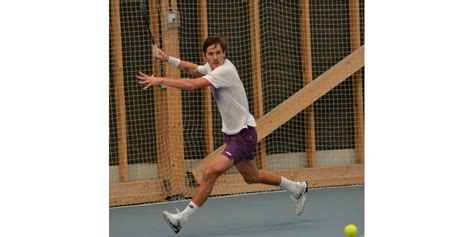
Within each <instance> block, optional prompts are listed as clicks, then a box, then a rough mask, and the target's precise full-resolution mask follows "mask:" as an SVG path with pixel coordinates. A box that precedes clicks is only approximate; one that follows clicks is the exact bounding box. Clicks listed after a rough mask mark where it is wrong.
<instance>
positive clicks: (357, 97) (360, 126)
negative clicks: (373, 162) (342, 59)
mask: <svg viewBox="0 0 474 237" xmlns="http://www.w3.org/2000/svg"><path fill="white" fill-rule="evenodd" d="M359 10H360V9H359V0H350V1H349V19H350V32H351V50H356V49H357V48H359V47H360V45H361V41H360V14H359ZM352 78H353V90H354V130H355V150H356V157H357V163H359V164H362V163H364V143H365V142H364V95H363V93H364V92H363V79H362V73H361V71H360V70H359V71H357V72H356V73H354V75H353V76H352Z"/></svg>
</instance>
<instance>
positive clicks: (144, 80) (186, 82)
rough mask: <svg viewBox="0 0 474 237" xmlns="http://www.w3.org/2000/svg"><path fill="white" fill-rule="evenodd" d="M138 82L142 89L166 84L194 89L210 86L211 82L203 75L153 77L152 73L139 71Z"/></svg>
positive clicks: (183, 88)
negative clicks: (181, 77) (147, 73)
mask: <svg viewBox="0 0 474 237" xmlns="http://www.w3.org/2000/svg"><path fill="white" fill-rule="evenodd" d="M139 74H140V75H139V76H137V78H138V83H140V84H142V85H144V87H143V89H147V88H149V87H152V86H158V85H166V86H170V87H174V88H178V89H181V90H196V89H199V88H204V87H208V86H211V85H212V84H211V83H210V82H209V81H208V80H207V79H206V78H204V77H199V78H196V79H189V78H183V79H175V78H166V77H154V76H153V75H151V76H148V75H146V74H145V73H142V72H139Z"/></svg>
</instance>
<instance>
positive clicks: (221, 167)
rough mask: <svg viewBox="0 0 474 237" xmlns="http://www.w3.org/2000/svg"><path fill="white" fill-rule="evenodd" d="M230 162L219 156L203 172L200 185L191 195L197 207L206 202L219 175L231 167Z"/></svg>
mask: <svg viewBox="0 0 474 237" xmlns="http://www.w3.org/2000/svg"><path fill="white" fill-rule="evenodd" d="M232 165H233V163H232V161H231V160H230V159H229V158H227V157H226V156H224V155H219V156H218V157H217V158H216V159H214V160H213V161H212V162H211V163H210V164H209V165H208V166H207V167H206V169H205V170H204V175H203V176H202V180H201V183H200V184H199V187H198V189H197V191H196V193H195V194H194V195H193V198H192V201H193V202H194V203H195V204H196V205H198V206H199V207H200V206H202V205H203V204H204V202H206V200H207V198H208V197H209V195H210V194H211V192H212V188H213V187H214V184H215V182H216V180H217V178H219V176H220V175H221V174H223V173H224V172H225V171H226V170H228V169H229V168H230V167H232Z"/></svg>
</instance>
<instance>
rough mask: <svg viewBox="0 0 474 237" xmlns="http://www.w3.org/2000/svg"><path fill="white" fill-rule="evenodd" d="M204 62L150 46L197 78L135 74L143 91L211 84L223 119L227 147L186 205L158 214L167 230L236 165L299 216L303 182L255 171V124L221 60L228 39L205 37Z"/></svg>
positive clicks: (179, 222)
mask: <svg viewBox="0 0 474 237" xmlns="http://www.w3.org/2000/svg"><path fill="white" fill-rule="evenodd" d="M202 52H203V56H204V58H205V59H206V61H207V63H206V64H205V65H202V66H199V65H196V64H194V63H191V62H186V61H183V60H180V59H177V58H174V57H171V56H168V55H167V54H166V53H165V52H163V51H161V50H159V49H158V48H153V57H154V58H155V59H159V60H162V61H165V62H168V63H169V64H171V65H173V66H174V67H176V68H178V69H180V70H183V71H185V72H187V73H188V74H191V75H197V76H201V77H198V78H196V79H188V78H184V79H175V78H163V77H153V76H148V75H146V74H144V73H142V72H140V73H139V74H140V75H139V76H137V78H138V79H139V83H140V84H143V85H144V89H147V88H149V87H151V86H157V85H166V86H170V87H174V88H178V89H182V90H195V89H198V88H205V87H210V88H211V90H212V95H213V97H214V100H215V101H216V104H217V108H218V109H219V112H220V114H221V117H222V132H224V136H225V143H226V147H225V149H224V151H223V152H222V154H221V155H220V156H219V157H217V158H216V159H214V160H213V161H212V162H211V163H210V164H209V165H208V166H207V167H206V168H205V170H204V174H203V177H202V180H201V184H200V185H199V187H198V189H197V191H196V193H195V194H194V196H193V197H192V199H191V201H190V202H189V205H188V206H187V207H186V208H185V209H184V210H183V211H181V212H179V210H177V211H178V213H175V214H174V213H169V212H167V211H164V212H163V218H164V219H165V220H166V222H167V223H168V225H169V226H170V227H171V229H172V230H173V231H174V232H175V233H178V232H179V231H180V229H181V227H182V226H183V224H185V223H186V222H187V221H188V220H189V217H190V216H191V215H192V214H193V213H194V212H195V211H197V210H198V209H199V208H200V207H201V206H202V205H203V204H204V202H206V200H207V198H208V197H209V195H210V194H211V191H212V188H213V186H214V183H215V182H216V180H217V178H218V177H219V176H220V175H221V174H223V173H224V172H225V171H226V170H228V169H229V168H231V167H232V166H235V167H236V169H237V170H238V171H239V172H240V174H241V175H242V177H243V178H244V180H245V182H246V183H248V184H252V183H263V184H269V185H274V186H280V187H281V188H283V189H285V190H287V191H288V192H290V193H292V195H291V196H290V197H291V198H292V199H293V200H294V201H295V204H296V215H301V213H302V212H303V209H304V204H305V201H306V193H307V192H308V183H307V182H306V181H302V182H294V181H291V180H288V179H286V178H284V177H283V176H280V175H278V174H276V173H274V172H271V171H266V170H258V168H257V165H256V161H255V157H254V156H253V151H254V149H255V147H256V145H257V132H256V130H255V126H256V122H255V119H254V117H253V116H252V114H250V112H249V108H248V100H247V95H246V93H245V90H244V86H243V84H242V81H241V80H240V77H239V75H238V73H237V69H236V68H235V66H234V64H232V62H231V61H229V60H228V59H226V56H225V55H226V52H227V43H226V41H225V39H223V38H221V37H209V38H207V39H206V40H205V41H204V44H203V47H202Z"/></svg>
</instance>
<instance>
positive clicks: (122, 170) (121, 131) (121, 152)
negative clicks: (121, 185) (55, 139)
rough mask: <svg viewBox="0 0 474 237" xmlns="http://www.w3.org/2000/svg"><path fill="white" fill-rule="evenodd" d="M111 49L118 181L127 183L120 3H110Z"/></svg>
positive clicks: (115, 0) (116, 1)
mask: <svg viewBox="0 0 474 237" xmlns="http://www.w3.org/2000/svg"><path fill="white" fill-rule="evenodd" d="M111 18H112V25H111V27H112V41H113V45H112V49H113V54H114V57H113V67H114V79H115V82H114V90H115V109H116V111H117V130H118V131H117V133H118V134H117V139H118V157H119V164H118V165H119V177H120V181H122V182H127V181H128V158H127V157H128V156H127V115H126V112H125V90H124V89H125V85H124V81H123V62H122V33H121V32H122V31H121V28H120V1H119V0H113V1H112V11H111Z"/></svg>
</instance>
